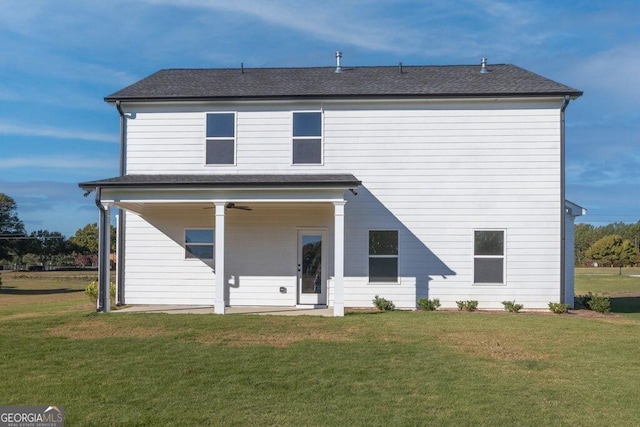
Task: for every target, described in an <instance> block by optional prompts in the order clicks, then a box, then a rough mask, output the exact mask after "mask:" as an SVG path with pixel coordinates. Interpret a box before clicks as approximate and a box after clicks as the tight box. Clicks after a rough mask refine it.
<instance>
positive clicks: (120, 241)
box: [116, 101, 127, 306]
mask: <svg viewBox="0 0 640 427" xmlns="http://www.w3.org/2000/svg"><path fill="white" fill-rule="evenodd" d="M116 108H117V110H118V114H119V115H120V169H119V173H120V176H124V174H125V173H126V170H125V168H126V159H125V155H126V151H125V137H126V131H127V128H126V126H127V118H126V116H125V114H124V110H123V109H122V105H121V104H120V101H116ZM124 229H125V218H124V210H123V209H120V208H118V224H117V228H116V231H117V233H118V238H117V239H116V245H117V247H116V256H117V260H116V283H117V287H118V290H117V292H116V295H117V300H116V305H118V306H120V305H124V304H125V298H124V233H125V231H124Z"/></svg>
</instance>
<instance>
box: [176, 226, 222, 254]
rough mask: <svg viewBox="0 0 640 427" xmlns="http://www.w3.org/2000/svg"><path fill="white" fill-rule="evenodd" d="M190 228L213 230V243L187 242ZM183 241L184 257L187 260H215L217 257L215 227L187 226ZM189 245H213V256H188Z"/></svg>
mask: <svg viewBox="0 0 640 427" xmlns="http://www.w3.org/2000/svg"><path fill="white" fill-rule="evenodd" d="M189 230H206V231H211V232H212V234H213V236H212V237H213V240H212V241H211V243H200V242H198V243H187V231H189ZM182 242H183V243H184V247H183V249H184V259H185V260H186V261H213V260H214V259H215V257H216V230H215V228H214V227H185V228H184V230H183V233H182ZM187 246H211V249H212V251H211V253H212V256H211V258H200V257H196V256H194V257H189V256H187Z"/></svg>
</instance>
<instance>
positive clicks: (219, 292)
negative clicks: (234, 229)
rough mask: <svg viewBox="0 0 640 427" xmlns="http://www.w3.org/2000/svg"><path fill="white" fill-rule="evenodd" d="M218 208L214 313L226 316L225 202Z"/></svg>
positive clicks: (219, 203) (218, 204) (215, 230)
mask: <svg viewBox="0 0 640 427" xmlns="http://www.w3.org/2000/svg"><path fill="white" fill-rule="evenodd" d="M214 204H215V207H216V223H215V229H214V235H215V238H214V240H215V243H214V248H215V274H216V291H215V298H214V303H213V304H214V312H215V313H216V314H224V311H225V310H224V309H225V301H224V211H225V208H224V205H225V204H224V202H215V203H214Z"/></svg>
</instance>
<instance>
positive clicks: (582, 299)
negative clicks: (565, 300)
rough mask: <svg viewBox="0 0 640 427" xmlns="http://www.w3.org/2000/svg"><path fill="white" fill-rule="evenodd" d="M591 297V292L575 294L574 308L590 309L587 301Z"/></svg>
mask: <svg viewBox="0 0 640 427" xmlns="http://www.w3.org/2000/svg"><path fill="white" fill-rule="evenodd" d="M591 298H593V294H592V293H591V292H587V293H586V294H584V295H576V296H575V297H573V305H574V306H575V307H576V308H584V309H585V310H590V308H589V301H591Z"/></svg>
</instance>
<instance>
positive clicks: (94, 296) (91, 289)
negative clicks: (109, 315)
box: [84, 282, 116, 306]
mask: <svg viewBox="0 0 640 427" xmlns="http://www.w3.org/2000/svg"><path fill="white" fill-rule="evenodd" d="M84 294H85V295H86V296H88V297H89V299H90V300H91V301H92V302H93V303H94V304H95V303H96V302H97V301H98V282H91V283H89V285H87V287H86V288H85V290H84ZM109 300H110V302H111V305H112V306H115V305H116V284H115V283H113V282H111V283H110V284H109Z"/></svg>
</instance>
